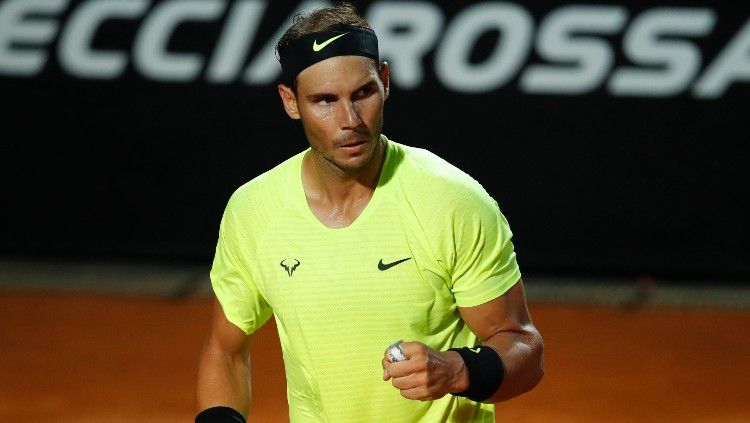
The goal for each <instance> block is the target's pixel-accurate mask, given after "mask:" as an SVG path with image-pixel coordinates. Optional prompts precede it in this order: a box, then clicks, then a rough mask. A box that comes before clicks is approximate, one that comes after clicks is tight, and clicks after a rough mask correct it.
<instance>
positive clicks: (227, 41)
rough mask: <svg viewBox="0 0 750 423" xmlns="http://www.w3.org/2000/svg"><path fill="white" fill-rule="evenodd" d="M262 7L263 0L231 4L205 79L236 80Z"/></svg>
mask: <svg viewBox="0 0 750 423" xmlns="http://www.w3.org/2000/svg"><path fill="white" fill-rule="evenodd" d="M265 9H266V3H265V2H262V1H260V0H243V1H238V2H236V3H235V4H234V7H232V11H231V12H230V15H229V21H228V22H227V24H226V25H225V26H224V31H223V32H222V34H221V38H220V39H219V44H218V45H217V47H216V51H215V52H214V56H213V58H212V59H211V64H210V65H209V67H208V70H207V71H206V79H208V80H209V81H211V82H217V83H221V82H231V81H234V80H236V79H237V77H238V76H239V74H240V71H241V70H242V66H243V65H244V64H245V59H246V58H247V57H246V56H247V53H248V51H249V50H250V46H251V45H252V44H253V40H254V39H255V34H256V32H257V30H258V25H259V24H260V21H261V19H262V18H263V11H264V10H265Z"/></svg>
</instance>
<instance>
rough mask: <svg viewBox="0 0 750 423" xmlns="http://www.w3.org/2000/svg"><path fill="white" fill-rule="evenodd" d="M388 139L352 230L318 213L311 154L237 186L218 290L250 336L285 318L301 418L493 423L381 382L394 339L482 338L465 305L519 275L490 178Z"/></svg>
mask: <svg viewBox="0 0 750 423" xmlns="http://www.w3.org/2000/svg"><path fill="white" fill-rule="evenodd" d="M383 139H384V140H385V142H386V146H387V147H386V155H385V160H384V163H383V168H382V170H381V173H380V176H379V181H378V184H377V186H376V189H375V191H374V193H373V196H372V198H371V200H370V202H369V203H368V204H367V206H366V208H365V209H364V211H363V212H362V213H361V214H360V215H359V216H358V217H357V219H356V220H355V221H354V222H353V223H352V224H351V225H350V226H348V227H345V228H339V229H331V228H328V227H326V226H325V225H323V224H322V223H321V222H320V221H319V220H318V219H317V218H316V217H315V215H314V214H313V213H312V211H311V210H310V208H309V206H308V204H307V201H306V198H305V192H304V189H303V187H302V180H301V169H302V168H301V166H302V159H303V157H304V154H305V153H306V151H303V152H301V153H299V154H297V155H295V156H293V157H291V158H290V159H288V160H286V161H285V162H283V163H282V164H280V165H278V166H277V167H275V168H274V169H272V170H270V171H268V172H266V173H264V174H262V175H260V176H258V177H256V178H254V179H253V180H251V181H250V182H248V183H246V184H244V185H242V186H241V187H240V188H239V189H237V190H236V191H235V192H234V193H233V195H232V196H231V198H230V200H229V202H228V204H227V207H226V209H225V211H224V215H223V217H222V221H221V225H220V231H219V240H218V243H217V247H216V254H215V257H214V262H213V266H212V269H211V283H212V286H213V289H214V292H215V294H216V297H217V298H218V300H219V302H220V304H221V306H222V309H223V311H224V313H225V315H226V317H227V319H228V320H229V321H230V322H232V323H233V324H234V325H236V326H237V327H238V328H240V329H241V330H242V331H244V332H245V333H246V334H251V333H253V332H254V331H256V330H257V329H258V328H260V327H261V326H262V325H263V324H264V323H265V322H266V321H267V320H268V319H269V318H270V317H271V316H273V317H274V318H275V320H276V324H277V327H278V330H279V338H280V341H281V347H282V352H283V358H284V366H285V370H286V377H287V399H288V402H289V417H290V420H291V421H292V422H467V421H471V422H494V406H493V405H491V404H481V403H476V402H473V401H471V400H468V399H465V398H461V397H455V396H452V395H446V396H445V397H443V398H441V399H439V400H435V401H414V400H409V399H405V398H403V397H402V396H401V395H400V393H399V391H398V389H396V388H394V387H393V386H392V385H391V383H390V381H383V380H382V374H383V371H382V367H381V359H382V358H383V353H384V351H385V349H386V347H387V346H388V345H389V344H391V343H393V342H394V341H396V340H399V339H404V340H417V341H421V342H423V343H425V344H426V345H428V346H430V347H432V348H434V349H436V350H440V351H444V350H447V349H448V348H451V347H462V346H474V345H477V344H478V339H477V337H476V336H475V335H474V334H473V333H472V332H471V330H469V328H468V327H467V326H466V324H465V323H464V322H463V321H462V320H461V318H460V316H459V314H458V307H472V306H476V305H479V304H483V303H485V302H488V301H490V300H492V299H495V298H497V297H499V296H501V295H502V294H503V293H505V292H506V291H507V290H508V289H509V288H510V287H512V286H513V285H514V284H515V283H516V282H517V281H518V280H519V279H520V278H521V273H520V270H519V267H518V264H517V261H516V255H515V252H514V250H513V243H512V242H511V236H512V233H511V231H510V228H509V225H508V222H507V220H506V219H505V217H504V216H503V214H502V213H501V211H500V209H499V207H498V204H497V202H496V201H495V200H493V199H492V198H491V197H490V196H489V195H488V193H487V192H486V191H485V190H484V189H483V188H482V186H481V185H480V184H479V183H478V182H477V181H476V180H474V179H473V178H471V177H470V176H468V175H467V174H466V173H464V172H462V171H461V170H459V169H458V168H456V167H454V166H453V165H451V164H449V163H448V162H446V161H445V160H443V159H441V158H439V157H438V156H436V155H434V154H432V153H430V152H429V151H427V150H424V149H419V148H414V147H409V146H406V145H402V144H398V143H396V142H394V141H391V140H388V139H387V138H385V137H383ZM404 259H406V260H404ZM402 260H403V261H402ZM399 261H400V262H399ZM396 262H399V263H397V264H396ZM253 382H254V383H253V389H255V390H258V389H263V385H262V383H263V381H253Z"/></svg>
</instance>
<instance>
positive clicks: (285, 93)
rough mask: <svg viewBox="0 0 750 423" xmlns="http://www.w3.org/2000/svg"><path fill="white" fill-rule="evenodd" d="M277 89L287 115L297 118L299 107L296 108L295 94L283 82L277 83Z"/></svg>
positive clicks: (298, 116)
mask: <svg viewBox="0 0 750 423" xmlns="http://www.w3.org/2000/svg"><path fill="white" fill-rule="evenodd" d="M278 89H279V96H280V97H281V102H282V103H283V104H284V110H285V111H286V114H288V115H289V117H290V118H292V119H299V118H300V115H299V109H298V108H297V95H296V94H294V91H292V89H291V88H289V87H287V86H286V85H284V84H279V85H278Z"/></svg>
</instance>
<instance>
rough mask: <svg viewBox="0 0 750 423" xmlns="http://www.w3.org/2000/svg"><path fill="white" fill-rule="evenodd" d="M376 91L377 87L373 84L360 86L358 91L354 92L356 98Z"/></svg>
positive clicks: (367, 95)
mask: <svg viewBox="0 0 750 423" xmlns="http://www.w3.org/2000/svg"><path fill="white" fill-rule="evenodd" d="M374 91H375V88H374V87H373V86H372V85H368V86H366V87H362V88H360V89H359V90H358V91H357V92H355V93H354V98H357V99H359V98H366V97H369V96H370V95H372V93H373V92H374Z"/></svg>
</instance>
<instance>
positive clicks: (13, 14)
mask: <svg viewBox="0 0 750 423" xmlns="http://www.w3.org/2000/svg"><path fill="white" fill-rule="evenodd" d="M67 4H68V2H67V0H8V1H6V2H5V3H2V4H0V75H10V76H27V77H28V76H34V75H36V74H38V73H39V72H41V70H42V68H44V65H45V64H46V63H47V52H46V51H44V50H42V49H40V48H32V47H31V46H40V45H43V44H47V43H49V42H50V41H52V39H53V38H54V37H55V34H56V33H57V29H58V24H57V22H54V21H50V20H47V19H39V18H38V17H37V18H34V19H27V16H29V15H52V14H59V13H60V12H62V11H63V10H64V9H65V7H66V6H67ZM14 44H23V45H24V47H18V46H14Z"/></svg>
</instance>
